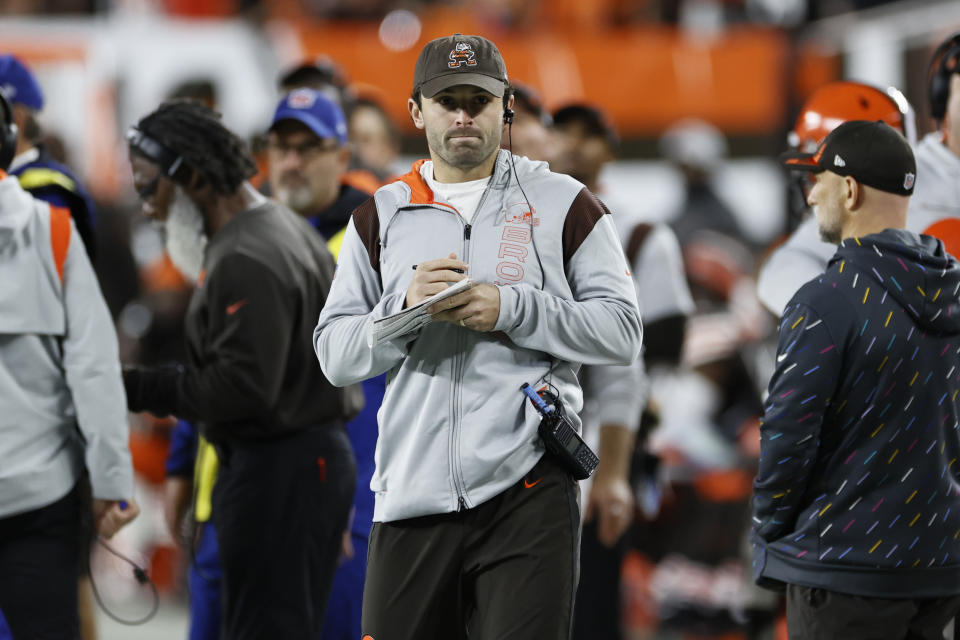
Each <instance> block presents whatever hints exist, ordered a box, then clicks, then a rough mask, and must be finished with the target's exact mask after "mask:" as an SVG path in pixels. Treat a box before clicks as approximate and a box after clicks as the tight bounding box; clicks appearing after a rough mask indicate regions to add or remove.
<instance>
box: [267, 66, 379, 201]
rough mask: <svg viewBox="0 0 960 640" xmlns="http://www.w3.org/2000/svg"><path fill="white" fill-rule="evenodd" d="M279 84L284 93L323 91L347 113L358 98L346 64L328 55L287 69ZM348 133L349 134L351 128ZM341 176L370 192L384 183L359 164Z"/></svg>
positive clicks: (355, 186)
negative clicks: (341, 64) (346, 70)
mask: <svg viewBox="0 0 960 640" xmlns="http://www.w3.org/2000/svg"><path fill="white" fill-rule="evenodd" d="M278 84H279V87H280V92H281V94H282V95H284V96H287V95H290V93H291V92H292V91H294V90H295V89H313V90H314V91H320V92H321V93H323V94H324V95H325V96H326V97H327V98H329V99H330V100H332V101H333V102H335V103H336V104H337V106H339V107H340V109H342V110H343V112H344V113H350V110H351V108H352V107H353V104H354V102H355V101H356V100H357V95H356V92H355V91H354V89H353V88H352V87H351V86H350V83H349V79H348V78H347V74H346V72H345V71H344V70H343V67H341V66H340V65H339V64H337V62H335V61H334V60H332V59H330V58H329V57H327V56H320V57H318V58H317V59H316V60H313V61H308V62H304V63H302V64H300V65H298V66H296V67H294V68H292V69H290V70H288V71H286V72H284V73H283V74H281V76H280V79H279V82H278ZM348 125H349V123H348ZM347 135H348V137H349V136H350V132H349V130H348V132H347ZM341 180H342V181H343V183H344V184H348V185H350V186H351V187H353V188H355V189H359V190H360V191H366V192H368V193H373V192H374V191H376V190H377V189H378V188H379V187H380V185H381V184H383V178H380V177H378V176H377V175H376V174H375V173H374V172H373V171H372V170H371V169H368V168H366V167H359V166H355V167H350V168H348V169H347V171H346V172H344V173H343V176H342V178H341ZM264 193H265V194H266V195H270V193H269V185H267V188H265V189H264Z"/></svg>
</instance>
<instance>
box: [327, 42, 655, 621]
mask: <svg viewBox="0 0 960 640" xmlns="http://www.w3.org/2000/svg"><path fill="white" fill-rule="evenodd" d="M451 61H453V63H452V64H451ZM407 106H408V109H409V112H410V115H411V119H412V120H413V122H414V125H415V126H416V127H417V128H418V129H421V130H424V131H425V134H426V137H427V142H428V145H429V147H430V156H431V159H430V160H421V161H418V162H417V163H415V164H414V166H413V168H412V170H411V172H410V173H408V174H406V175H405V176H403V177H402V178H401V179H400V180H398V181H396V182H393V183H391V184H390V185H387V186H385V187H383V188H381V189H380V190H379V191H378V192H377V194H376V196H375V197H374V198H372V199H371V200H369V201H368V202H367V203H366V204H364V205H363V206H362V207H361V208H360V209H358V210H357V211H356V212H355V213H354V216H353V219H352V221H351V223H350V225H349V226H348V228H347V236H346V238H345V240H344V244H343V248H342V250H341V253H340V262H339V265H338V271H337V278H336V279H335V281H334V284H333V288H332V289H331V294H330V298H329V300H328V302H327V305H326V307H324V310H323V312H322V314H321V316H320V320H319V323H318V325H317V329H316V332H315V340H316V349H317V356H318V358H319V359H320V362H321V364H322V365H323V368H324V371H325V372H327V373H328V375H329V376H330V378H331V379H332V380H334V381H335V382H336V383H338V384H347V383H350V382H353V381H358V380H362V379H364V378H367V377H370V376H372V375H379V374H380V373H383V372H385V371H389V383H388V387H387V393H386V396H385V400H384V406H383V408H382V410H381V412H380V416H381V418H382V420H381V423H380V438H379V441H378V443H377V468H376V473H375V475H374V480H373V482H372V485H371V486H372V487H373V488H374V489H375V491H376V503H375V513H374V520H375V522H374V525H373V529H372V531H371V534H370V555H369V564H368V568H367V577H366V585H365V590H364V602H363V627H364V628H363V632H364V633H366V634H369V635H370V637H374V638H377V639H378V640H390V639H394V640H396V639H398V638H440V637H445V636H446V635H451V636H455V637H460V636H461V635H462V634H463V633H464V632H465V631H467V630H469V633H470V635H471V637H474V636H476V637H483V638H507V637H515V638H520V637H524V638H527V637H539V638H557V639H559V638H569V635H570V633H571V624H572V616H573V611H572V607H573V596H574V589H575V588H576V582H577V573H578V565H579V563H578V555H579V554H578V547H579V533H578V528H579V522H580V510H579V508H578V504H577V502H578V500H577V498H578V494H579V490H578V487H577V484H576V482H575V481H574V480H573V477H572V475H571V474H570V473H569V471H567V470H566V469H565V468H564V467H562V466H560V465H559V464H558V462H557V460H556V459H555V458H554V457H553V456H551V455H545V451H544V447H543V445H542V442H541V440H540V438H539V436H538V434H537V429H538V423H539V422H540V419H539V417H538V415H537V414H536V413H535V412H534V411H533V410H532V408H531V407H527V406H526V404H527V400H525V399H524V397H523V396H522V394H520V391H519V389H520V385H521V383H523V382H525V381H526V382H528V383H531V384H533V385H534V386H537V387H538V386H539V385H540V382H539V381H540V380H543V381H545V383H546V384H548V385H550V386H551V387H553V388H554V389H557V392H558V395H560V396H561V397H563V403H564V404H565V405H566V406H567V407H568V408H569V413H567V417H568V418H569V419H570V421H571V422H572V423H573V424H574V425H575V428H578V427H579V417H578V416H577V415H576V414H577V412H578V411H579V409H580V402H581V391H580V387H579V384H578V381H577V379H576V374H575V370H576V369H577V368H578V365H573V364H572V363H574V362H583V361H585V360H586V361H589V362H592V363H595V364H613V363H620V364H627V363H629V362H632V361H633V360H634V358H635V354H636V353H638V352H639V347H640V345H639V338H640V336H641V333H642V329H641V328H640V325H639V313H638V311H637V309H636V302H635V300H636V294H635V291H634V288H633V283H632V281H631V279H630V277H629V273H628V268H627V265H626V261H625V260H624V259H623V257H622V250H621V249H620V247H619V246H618V243H617V239H616V237H615V231H614V229H613V226H612V222H611V221H610V219H609V217H608V216H606V215H604V213H605V212H604V210H603V208H602V207H601V206H600V203H599V202H598V201H597V200H596V199H595V198H594V196H593V195H592V194H590V192H589V191H588V190H587V189H586V188H585V187H583V185H581V184H579V183H577V182H576V181H574V180H573V179H571V178H569V177H567V176H560V175H557V174H555V173H552V172H550V171H549V170H548V169H547V168H546V166H545V165H544V164H543V163H533V162H531V161H529V160H526V159H524V158H517V157H514V156H512V155H510V154H509V153H508V152H507V151H504V150H501V149H500V145H501V142H502V133H503V126H502V125H503V123H504V122H509V120H510V119H511V118H512V117H513V113H512V111H511V110H510V108H511V100H510V95H509V85H508V80H507V72H506V65H505V64H504V62H503V58H502V57H501V55H500V53H499V51H498V50H497V48H496V46H495V45H494V44H493V43H492V42H490V41H489V40H487V39H485V38H482V37H479V36H467V35H461V34H454V35H453V36H450V37H446V38H438V39H435V40H432V41H431V42H429V43H428V44H427V45H426V46H424V47H423V49H422V50H421V52H420V56H419V58H418V60H417V64H416V67H415V70H414V81H413V91H412V95H411V97H410V99H409V100H408V102H407ZM518 183H519V184H520V185H522V187H521V186H518ZM524 192H525V193H524ZM527 198H529V200H527ZM533 243H535V244H533ZM458 254H460V255H461V256H462V257H463V260H459V259H457V258H456V256H457V255H458ZM498 256H499V257H498ZM466 260H469V261H470V264H469V266H468V264H467V263H466ZM411 265H416V267H415V268H414V269H411ZM454 269H456V270H459V271H460V273H457V272H456V271H454ZM468 269H469V276H470V277H472V278H474V279H476V282H475V284H474V285H473V287H472V288H470V289H469V290H467V291H465V292H463V293H460V294H458V295H455V296H452V297H449V298H447V299H445V300H443V301H442V302H440V303H438V304H435V305H433V307H432V308H431V309H430V311H431V312H432V313H433V320H434V321H433V322H432V323H429V324H427V325H425V326H423V327H422V328H420V329H418V330H417V331H416V333H415V334H413V335H406V336H400V337H398V338H396V339H393V340H390V341H384V342H383V343H381V344H378V345H373V346H371V345H370V343H369V342H368V339H367V327H368V326H369V323H370V322H371V321H372V320H374V319H376V318H381V317H385V316H386V315H388V314H390V313H392V312H397V311H399V310H401V309H403V308H404V307H405V306H407V305H414V304H417V303H419V302H421V301H422V300H424V299H426V298H427V296H429V295H432V294H435V293H437V292H440V291H443V290H444V289H446V287H447V286H448V284H447V283H451V282H457V281H460V280H463V279H464V278H465V277H467V275H466V273H465V272H466V271H467V270H468ZM561 317H562V320H560V318H561ZM495 329H496V331H495ZM518 396H519V397H518ZM626 493H627V496H626V499H625V501H627V506H629V503H628V501H629V489H626ZM617 517H618V518H627V517H628V509H624V510H623V511H622V512H621V513H619V514H617Z"/></svg>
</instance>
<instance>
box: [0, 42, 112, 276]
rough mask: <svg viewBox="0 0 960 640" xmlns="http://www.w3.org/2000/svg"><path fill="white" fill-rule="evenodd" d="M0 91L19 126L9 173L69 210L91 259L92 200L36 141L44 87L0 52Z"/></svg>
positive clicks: (93, 250)
mask: <svg viewBox="0 0 960 640" xmlns="http://www.w3.org/2000/svg"><path fill="white" fill-rule="evenodd" d="M0 92H3V95H4V96H5V97H6V98H7V100H9V101H10V103H11V105H12V106H13V119H14V122H16V124H17V127H18V128H19V130H20V137H19V139H18V140H17V150H16V156H15V157H14V158H13V162H12V163H11V165H10V169H9V173H10V174H11V175H14V176H16V177H17V179H18V180H19V181H20V185H21V186H22V187H23V188H24V189H26V190H27V191H29V192H30V193H31V194H32V195H33V196H34V197H36V198H39V199H41V200H44V201H46V202H49V203H50V204H51V205H53V206H54V207H62V208H64V209H67V210H69V211H70V217H71V218H73V223H74V225H76V227H77V231H78V232H79V233H80V237H81V238H82V239H83V245H84V247H86V249H87V255H89V256H90V259H91V260H94V259H95V257H96V250H97V245H96V235H95V232H94V229H95V226H96V220H97V217H96V209H95V208H94V205H93V200H92V199H91V198H90V194H89V193H87V190H86V188H84V186H83V185H82V184H81V183H80V181H79V180H77V178H76V176H75V175H74V174H73V172H72V171H71V170H70V169H68V168H67V167H65V166H64V165H62V164H60V163H59V162H56V161H55V160H54V159H53V158H52V157H51V156H50V154H49V153H48V152H47V151H46V149H44V147H43V145H42V144H40V143H39V140H40V137H41V131H40V126H39V125H38V124H37V119H36V116H37V113H39V112H40V111H42V110H43V91H42V90H41V89H40V85H39V84H38V83H37V79H36V78H35V77H34V76H33V74H32V73H31V72H30V69H28V68H27V66H26V65H25V64H23V62H21V61H20V60H19V59H18V58H17V57H16V56H14V55H11V54H3V55H0Z"/></svg>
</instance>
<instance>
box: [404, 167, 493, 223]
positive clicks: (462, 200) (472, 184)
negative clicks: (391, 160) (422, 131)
mask: <svg viewBox="0 0 960 640" xmlns="http://www.w3.org/2000/svg"><path fill="white" fill-rule="evenodd" d="M420 175H421V176H423V179H424V181H425V182H426V183H427V186H428V187H430V190H431V191H433V195H434V199H437V196H439V199H441V200H444V201H446V202H449V203H450V204H451V205H453V207H454V208H455V209H456V210H457V211H459V212H460V215H461V216H462V217H463V219H464V220H466V221H467V222H468V223H469V222H470V221H471V220H473V214H474V213H476V211H477V205H479V204H480V198H482V197H483V192H484V191H485V190H486V188H487V185H488V184H489V183H490V176H487V177H486V178H482V179H480V180H471V181H469V182H437V181H436V180H434V178H433V161H432V160H427V161H426V162H424V163H423V164H422V165H420Z"/></svg>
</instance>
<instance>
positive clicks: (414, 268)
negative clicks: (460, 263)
mask: <svg viewBox="0 0 960 640" xmlns="http://www.w3.org/2000/svg"><path fill="white" fill-rule="evenodd" d="M413 270H414V271H416V270H417V265H413ZM449 271H453V272H454V273H463V269H449Z"/></svg>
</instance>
